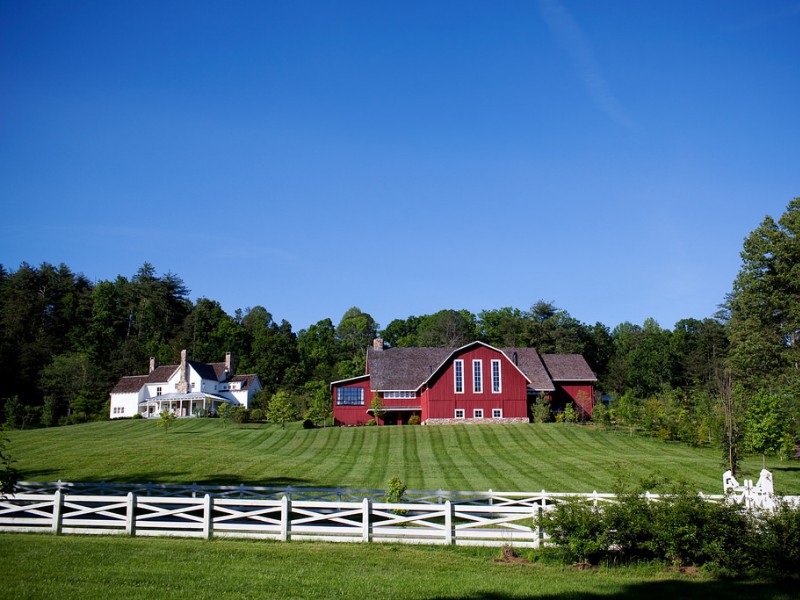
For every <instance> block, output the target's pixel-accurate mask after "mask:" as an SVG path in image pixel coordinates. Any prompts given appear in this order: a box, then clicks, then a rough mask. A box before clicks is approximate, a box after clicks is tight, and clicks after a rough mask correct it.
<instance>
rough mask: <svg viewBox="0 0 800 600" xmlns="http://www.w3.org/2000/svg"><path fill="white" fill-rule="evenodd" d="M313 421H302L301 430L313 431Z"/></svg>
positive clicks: (314, 426)
mask: <svg viewBox="0 0 800 600" xmlns="http://www.w3.org/2000/svg"><path fill="white" fill-rule="evenodd" d="M315 428H316V425H314V421H312V420H311V419H303V429H315Z"/></svg>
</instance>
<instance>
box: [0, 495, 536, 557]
mask: <svg viewBox="0 0 800 600" xmlns="http://www.w3.org/2000/svg"><path fill="white" fill-rule="evenodd" d="M537 511H538V508H537V507H535V506H525V505H497V504H495V505H483V506H477V505H461V504H454V503H452V502H450V501H449V500H447V501H445V502H444V503H443V504H436V505H434V504H420V503H387V502H374V501H372V500H370V499H369V498H364V499H363V500H362V501H361V502H323V501H310V500H295V501H293V500H290V499H289V498H288V497H283V498H282V499H281V500H247V499H233V498H215V497H213V496H211V495H210V494H206V495H205V496H203V497H201V498H186V497H183V498H176V497H173V498H168V497H150V496H138V495H137V494H135V493H133V492H130V493H128V494H127V495H126V496H88V495H74V494H64V493H62V492H60V491H57V492H55V493H54V494H24V493H23V494H14V495H9V496H7V497H6V498H3V499H0V531H18V532H34V531H51V532H53V533H56V534H66V533H78V534H113V533H124V534H127V535H137V536H147V535H150V536H153V535H156V536H184V537H202V538H211V537H212V536H213V537H251V538H263V539H274V540H289V539H295V540H326V541H336V542H354V541H357V542H407V543H424V544H459V545H489V546H501V545H506V544H508V545H514V546H528V547H537V546H538V545H539V544H540V542H541V539H542V536H541V532H539V531H538V529H536V528H535V527H534V525H533V517H534V515H536V514H537Z"/></svg>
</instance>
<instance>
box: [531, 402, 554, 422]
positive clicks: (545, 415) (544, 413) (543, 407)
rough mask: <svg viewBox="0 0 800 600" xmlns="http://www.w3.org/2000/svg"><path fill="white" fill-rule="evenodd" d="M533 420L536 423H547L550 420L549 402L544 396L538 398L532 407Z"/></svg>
mask: <svg viewBox="0 0 800 600" xmlns="http://www.w3.org/2000/svg"><path fill="white" fill-rule="evenodd" d="M533 420H534V421H535V422H537V423H547V422H548V421H549V420H550V402H549V401H548V400H547V398H545V397H544V396H539V397H538V398H537V399H536V404H534V405H533Z"/></svg>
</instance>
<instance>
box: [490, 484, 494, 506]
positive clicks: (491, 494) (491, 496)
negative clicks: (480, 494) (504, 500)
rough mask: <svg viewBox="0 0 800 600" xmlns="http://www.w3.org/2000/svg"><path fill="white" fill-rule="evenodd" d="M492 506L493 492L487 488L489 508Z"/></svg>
mask: <svg viewBox="0 0 800 600" xmlns="http://www.w3.org/2000/svg"><path fill="white" fill-rule="evenodd" d="M493 504H494V492H493V491H492V489H491V488H489V506H492V505H493Z"/></svg>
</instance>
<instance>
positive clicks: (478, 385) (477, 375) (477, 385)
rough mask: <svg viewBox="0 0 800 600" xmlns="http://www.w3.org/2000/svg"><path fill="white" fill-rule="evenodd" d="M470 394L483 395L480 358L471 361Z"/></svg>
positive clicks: (481, 362)
mask: <svg viewBox="0 0 800 600" xmlns="http://www.w3.org/2000/svg"><path fill="white" fill-rule="evenodd" d="M472 393H474V394H482V393H483V361H482V360H481V359H480V358H475V359H473V360H472Z"/></svg>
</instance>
